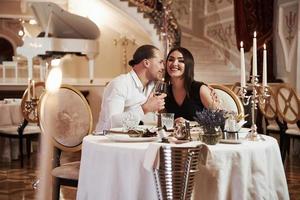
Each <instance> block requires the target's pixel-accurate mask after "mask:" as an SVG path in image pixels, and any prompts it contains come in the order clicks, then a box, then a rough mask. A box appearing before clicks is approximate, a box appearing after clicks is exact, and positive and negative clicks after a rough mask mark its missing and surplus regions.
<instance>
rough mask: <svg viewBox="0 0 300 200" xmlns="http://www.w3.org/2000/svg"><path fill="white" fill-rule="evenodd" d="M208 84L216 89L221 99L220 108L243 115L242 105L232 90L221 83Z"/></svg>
mask: <svg viewBox="0 0 300 200" xmlns="http://www.w3.org/2000/svg"><path fill="white" fill-rule="evenodd" d="M210 86H211V87H212V88H214V90H215V91H216V93H217V95H218V97H219V99H220V101H221V108H222V109H224V110H227V111H234V112H236V113H238V114H242V115H244V106H243V104H242V102H241V100H240V99H239V97H238V96H237V95H236V94H235V93H234V92H233V91H232V90H230V89H229V88H228V87H226V86H223V85H217V84H212V85H210Z"/></svg>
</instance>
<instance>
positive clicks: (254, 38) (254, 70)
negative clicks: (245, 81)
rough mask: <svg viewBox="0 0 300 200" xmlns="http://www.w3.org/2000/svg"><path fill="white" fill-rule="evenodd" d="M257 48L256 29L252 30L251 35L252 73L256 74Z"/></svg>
mask: <svg viewBox="0 0 300 200" xmlns="http://www.w3.org/2000/svg"><path fill="white" fill-rule="evenodd" d="M256 51H257V48H256V31H254V37H253V58H252V75H253V76H256V75H257V53H256Z"/></svg>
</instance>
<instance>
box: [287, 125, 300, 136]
mask: <svg viewBox="0 0 300 200" xmlns="http://www.w3.org/2000/svg"><path fill="white" fill-rule="evenodd" d="M287 127H288V129H287V130H286V131H285V133H286V134H289V135H299V136H300V129H299V128H298V126H297V124H287Z"/></svg>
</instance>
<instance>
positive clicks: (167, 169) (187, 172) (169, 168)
mask: <svg viewBox="0 0 300 200" xmlns="http://www.w3.org/2000/svg"><path fill="white" fill-rule="evenodd" d="M159 153H160V157H159V159H160V161H159V168H158V169H155V170H154V176H155V182H156V189H157V194H158V199H160V200H164V199H178V200H186V199H191V195H192V191H193V186H194V179H195V176H196V174H197V172H198V163H199V156H200V146H197V147H172V146H162V147H161V148H160V152H159Z"/></svg>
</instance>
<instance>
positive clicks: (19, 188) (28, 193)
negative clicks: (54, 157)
mask: <svg viewBox="0 0 300 200" xmlns="http://www.w3.org/2000/svg"><path fill="white" fill-rule="evenodd" d="M79 158H80V153H76V154H74V153H73V154H70V153H67V154H66V153H65V154H62V163H64V162H69V161H74V160H77V159H79ZM38 160H39V159H38V153H32V156H31V158H30V160H29V161H28V160H27V159H26V161H25V166H24V168H23V169H22V168H21V167H20V161H19V160H16V161H12V162H10V163H8V162H0V200H19V199H20V200H21V199H22V200H31V199H35V195H36V190H34V189H33V188H32V184H33V183H34V182H35V181H36V180H37V172H38V170H39V169H38V168H37V164H38ZM285 171H286V177H287V182H288V187H289V193H290V199H291V200H300V155H299V154H298V155H290V156H289V158H288V160H287V162H286V164H285ZM60 195H61V196H60V199H61V200H64V199H65V200H72V199H76V189H74V188H71V187H62V190H61V194H60ZM49 199H51V198H49Z"/></svg>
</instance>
